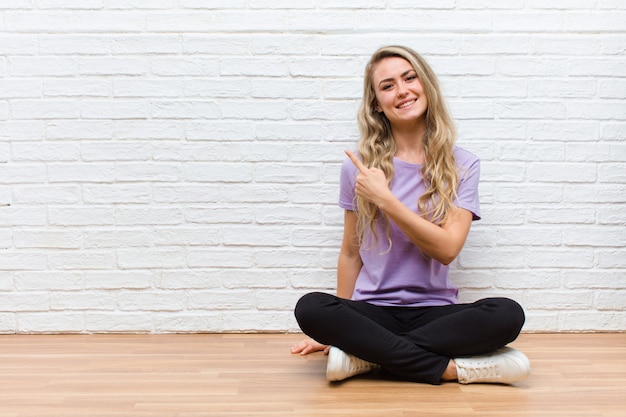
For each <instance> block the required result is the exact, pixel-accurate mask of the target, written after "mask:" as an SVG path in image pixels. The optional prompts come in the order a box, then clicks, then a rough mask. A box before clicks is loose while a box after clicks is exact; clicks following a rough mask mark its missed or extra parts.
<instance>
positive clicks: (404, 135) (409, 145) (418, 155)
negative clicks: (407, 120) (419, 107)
mask: <svg viewBox="0 0 626 417" xmlns="http://www.w3.org/2000/svg"><path fill="white" fill-rule="evenodd" d="M391 133H392V135H393V140H394V141H395V143H396V154H395V157H396V158H398V159H401V160H403V161H405V162H409V163H414V164H422V163H424V137H425V135H426V126H425V124H424V123H420V124H419V125H418V126H415V125H413V126H410V127H409V126H394V127H393V128H392V132H391Z"/></svg>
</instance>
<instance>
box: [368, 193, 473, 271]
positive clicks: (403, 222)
mask: <svg viewBox="0 0 626 417" xmlns="http://www.w3.org/2000/svg"><path fill="white" fill-rule="evenodd" d="M379 208H380V209H381V210H382V211H383V212H384V213H385V214H386V215H387V217H388V218H389V219H390V220H391V221H393V222H394V223H395V224H396V225H397V226H398V227H399V228H400V229H401V230H402V231H403V232H404V233H405V234H406V236H407V237H408V238H409V239H410V240H411V242H413V243H414V244H415V245H416V246H417V247H418V248H419V249H420V250H421V251H422V252H423V253H424V254H426V255H428V256H430V257H431V258H433V259H436V260H437V261H439V262H441V263H442V264H445V265H447V264H449V263H450V262H452V261H453V260H454V259H455V258H456V257H457V255H458V254H459V253H460V251H461V249H462V248H463V245H464V244H465V239H466V237H467V234H468V232H469V226H470V224H471V213H469V212H468V211H466V210H463V209H459V208H454V209H453V212H452V213H451V215H450V217H449V220H448V222H447V223H446V224H445V225H444V226H438V225H436V224H434V223H432V222H430V221H428V220H426V219H424V218H423V217H421V216H420V215H418V214H417V213H415V212H414V211H412V210H411V209H409V208H408V207H406V206H405V205H404V204H402V202H400V201H399V200H398V199H397V198H395V197H393V196H391V197H388V198H386V199H385V200H382V201H381V202H380V203H379Z"/></svg>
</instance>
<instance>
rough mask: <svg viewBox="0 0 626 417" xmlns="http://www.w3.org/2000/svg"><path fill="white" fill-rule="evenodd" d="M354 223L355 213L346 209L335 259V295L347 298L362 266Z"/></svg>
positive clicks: (349, 296) (355, 221)
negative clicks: (340, 240)
mask: <svg viewBox="0 0 626 417" xmlns="http://www.w3.org/2000/svg"><path fill="white" fill-rule="evenodd" d="M356 224H357V216H356V213H355V212H353V211H349V210H346V211H345V214H344V223H343V240H342V242H341V250H340V251H339V259H338V261H337V297H341V298H347V299H350V298H351V297H352V292H353V291H354V285H355V283H356V278H357V276H358V275H359V271H361V267H362V266H363V262H362V261H361V255H360V254H359V243H358V238H357V233H356Z"/></svg>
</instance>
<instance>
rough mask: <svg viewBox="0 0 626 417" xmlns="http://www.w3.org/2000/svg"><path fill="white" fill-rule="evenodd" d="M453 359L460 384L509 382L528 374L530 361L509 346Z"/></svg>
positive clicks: (519, 379)
mask: <svg viewBox="0 0 626 417" xmlns="http://www.w3.org/2000/svg"><path fill="white" fill-rule="evenodd" d="M454 361H455V362H456V372H457V374H458V380H459V382H460V383H461V384H474V383H477V382H478V383H480V382H495V383H500V384H510V383H511V382H516V381H521V380H522V379H526V378H527V377H528V375H530V361H529V360H528V358H527V357H526V355H524V354H523V353H522V352H520V351H519V350H515V349H513V348H510V347H503V348H501V349H498V350H496V351H495V352H492V353H489V354H486V355H481V356H471V357H466V358H455V359H454Z"/></svg>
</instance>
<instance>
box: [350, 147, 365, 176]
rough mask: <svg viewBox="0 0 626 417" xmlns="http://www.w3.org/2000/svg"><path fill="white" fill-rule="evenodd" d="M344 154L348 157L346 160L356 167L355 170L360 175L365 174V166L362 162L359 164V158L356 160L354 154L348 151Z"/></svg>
mask: <svg viewBox="0 0 626 417" xmlns="http://www.w3.org/2000/svg"><path fill="white" fill-rule="evenodd" d="M345 153H346V155H348V158H350V160H351V161H352V163H353V164H354V166H356V167H357V169H358V170H359V171H360V172H361V173H365V172H366V171H367V167H366V166H365V165H363V162H361V160H360V159H359V158H357V157H356V155H355V154H353V153H352V152H350V151H348V150H346V151H345Z"/></svg>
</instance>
